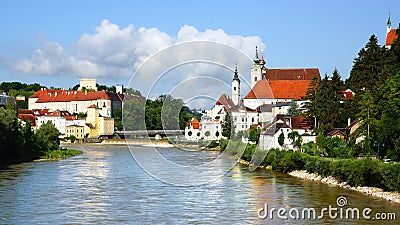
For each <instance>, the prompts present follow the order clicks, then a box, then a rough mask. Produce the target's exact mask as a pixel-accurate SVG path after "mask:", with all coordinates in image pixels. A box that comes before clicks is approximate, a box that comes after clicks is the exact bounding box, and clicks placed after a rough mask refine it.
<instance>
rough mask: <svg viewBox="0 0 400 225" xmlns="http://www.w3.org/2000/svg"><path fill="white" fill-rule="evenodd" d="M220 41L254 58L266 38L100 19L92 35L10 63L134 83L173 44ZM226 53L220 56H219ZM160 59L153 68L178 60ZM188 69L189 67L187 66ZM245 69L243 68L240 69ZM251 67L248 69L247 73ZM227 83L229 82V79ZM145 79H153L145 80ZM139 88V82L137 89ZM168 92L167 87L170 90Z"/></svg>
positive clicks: (47, 45) (46, 44)
mask: <svg viewBox="0 0 400 225" xmlns="http://www.w3.org/2000/svg"><path fill="white" fill-rule="evenodd" d="M194 40H202V41H215V42H219V43H223V44H226V45H229V46H231V47H233V48H235V49H239V50H240V51H242V52H243V53H245V54H246V55H248V56H250V57H253V56H254V51H255V46H258V47H259V49H264V47H265V46H264V44H263V43H262V40H261V39H260V38H259V37H257V36H248V37H245V36H240V35H230V34H227V33H225V32H224V31H223V30H222V29H217V30H211V29H209V30H205V31H199V30H197V29H196V28H195V27H193V26H189V25H184V26H182V27H181V28H180V30H179V31H178V33H177V34H176V36H173V35H169V34H167V33H165V32H163V31H160V30H159V29H157V28H143V27H140V28H138V29H135V28H134V26H133V25H128V26H127V27H125V28H121V27H119V26H118V25H117V24H115V23H111V22H110V21H108V20H103V21H101V23H100V25H99V26H98V27H96V28H95V30H94V32H93V33H84V34H82V35H81V36H80V37H79V39H78V40H77V41H76V42H75V43H74V44H72V45H71V46H69V47H66V46H62V45H60V44H59V43H56V42H52V41H48V40H42V41H41V42H40V47H39V49H37V50H35V51H33V53H32V55H31V57H30V58H23V59H19V60H17V62H16V63H14V64H12V65H11V67H12V69H13V70H14V71H17V72H18V73H20V74H40V75H48V76H58V75H64V76H65V75H66V76H72V77H76V78H78V77H98V78H110V79H112V78H118V79H121V78H126V79H127V81H129V78H130V76H131V75H132V73H133V71H134V70H136V69H137V68H138V67H139V66H140V65H141V64H142V63H143V62H144V61H145V60H146V59H147V58H148V57H150V56H151V55H153V54H155V53H157V52H158V51H160V50H162V49H166V48H167V47H169V46H172V45H175V44H179V43H183V42H188V41H194ZM192 51H199V52H201V51H203V52H202V53H201V54H203V55H204V54H208V55H209V56H210V59H213V57H214V56H215V54H214V52H212V51H210V52H209V53H204V51H209V50H206V49H193V50H192ZM191 54H192V53H188V52H187V51H178V52H174V53H173V54H172V55H170V58H185V57H186V56H187V55H191ZM218 55H221V54H218ZM164 60H165V61H160V62H155V63H154V66H157V63H159V64H165V63H168V62H167V61H174V60H172V59H164ZM225 60H226V61H227V62H228V61H231V62H230V63H231V65H230V67H234V66H235V65H240V63H241V62H234V61H232V60H234V59H231V58H230V56H229V53H227V54H226V59H225ZM199 66H202V67H199V68H197V69H196V70H192V71H191V73H192V76H196V75H198V74H201V73H204V71H207V69H209V68H207V67H204V65H201V64H199ZM188 68H189V67H188ZM241 69H242V70H243V68H241ZM248 69H249V68H245V69H244V70H245V71H248ZM227 80H228V81H229V80H230V78H229V79H227ZM144 82H151V81H146V80H144ZM137 88H138V89H140V86H139V87H137ZM166 92H168V90H167V91H166Z"/></svg>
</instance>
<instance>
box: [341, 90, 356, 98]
mask: <svg viewBox="0 0 400 225" xmlns="http://www.w3.org/2000/svg"><path fill="white" fill-rule="evenodd" d="M340 93H341V94H342V96H343V99H346V100H351V99H353V92H352V91H340Z"/></svg>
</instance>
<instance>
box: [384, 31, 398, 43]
mask: <svg viewBox="0 0 400 225" xmlns="http://www.w3.org/2000/svg"><path fill="white" fill-rule="evenodd" d="M396 31H397V30H396V29H392V30H390V31H389V33H388V34H387V35H386V45H392V44H393V43H394V42H395V41H396V40H397V39H398V38H399V37H398V36H397V34H396Z"/></svg>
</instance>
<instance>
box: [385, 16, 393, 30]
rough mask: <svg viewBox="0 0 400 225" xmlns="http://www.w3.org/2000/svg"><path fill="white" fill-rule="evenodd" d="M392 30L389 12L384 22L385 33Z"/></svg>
mask: <svg viewBox="0 0 400 225" xmlns="http://www.w3.org/2000/svg"><path fill="white" fill-rule="evenodd" d="M391 30H392V23H391V22H390V13H389V17H388V21H387V24H386V35H387V34H388V33H389V32H390V31H391Z"/></svg>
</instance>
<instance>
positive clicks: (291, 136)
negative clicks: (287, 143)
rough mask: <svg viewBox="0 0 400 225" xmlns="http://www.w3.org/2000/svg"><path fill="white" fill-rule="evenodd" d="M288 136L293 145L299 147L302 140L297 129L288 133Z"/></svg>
mask: <svg viewBox="0 0 400 225" xmlns="http://www.w3.org/2000/svg"><path fill="white" fill-rule="evenodd" d="M288 138H289V139H290V140H291V141H292V143H293V146H295V147H297V148H300V147H301V144H302V142H303V140H302V138H301V136H300V134H299V132H297V131H292V132H290V133H289V134H288Z"/></svg>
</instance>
